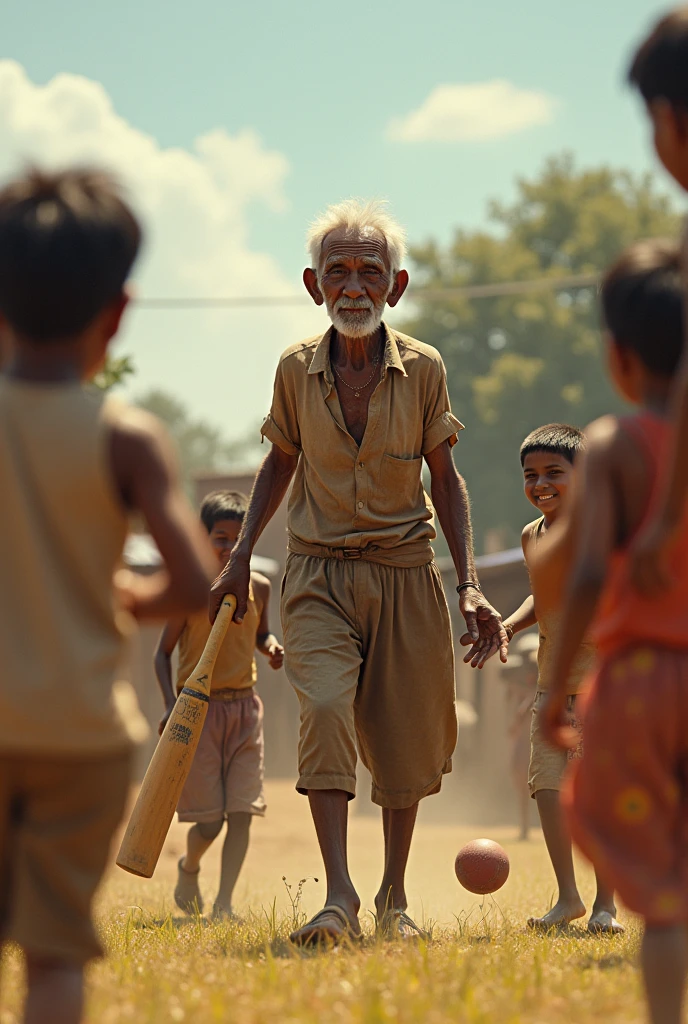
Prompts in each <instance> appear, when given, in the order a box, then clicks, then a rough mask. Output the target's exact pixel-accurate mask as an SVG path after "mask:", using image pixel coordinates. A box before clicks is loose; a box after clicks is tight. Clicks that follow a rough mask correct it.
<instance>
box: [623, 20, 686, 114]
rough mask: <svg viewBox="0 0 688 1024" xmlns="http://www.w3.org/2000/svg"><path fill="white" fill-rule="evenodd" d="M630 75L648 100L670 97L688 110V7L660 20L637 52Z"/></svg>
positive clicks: (680, 106) (676, 103)
mask: <svg viewBox="0 0 688 1024" xmlns="http://www.w3.org/2000/svg"><path fill="white" fill-rule="evenodd" d="M628 78H629V81H630V82H631V84H632V85H634V86H635V87H636V88H637V89H638V90H639V91H640V93H641V95H642V97H643V99H644V100H645V102H646V103H652V102H654V101H655V100H667V101H668V102H669V103H670V104H671V105H672V107H676V108H682V109H684V110H685V111H688V7H680V8H678V10H675V11H672V13H671V14H667V15H666V16H665V17H664V18H662V19H661V21H659V22H658V23H657V25H656V26H655V28H654V29H653V30H652V32H651V33H650V35H649V36H648V38H647V39H646V40H645V42H644V43H643V44H642V46H641V47H640V49H639V50H638V52H637V53H636V54H635V56H634V58H633V62H632V64H631V67H630V70H629V73H628Z"/></svg>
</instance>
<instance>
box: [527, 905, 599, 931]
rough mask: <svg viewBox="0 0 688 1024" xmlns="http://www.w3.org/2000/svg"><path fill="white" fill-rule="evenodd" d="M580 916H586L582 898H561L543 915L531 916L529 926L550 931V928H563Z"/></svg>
mask: <svg viewBox="0 0 688 1024" xmlns="http://www.w3.org/2000/svg"><path fill="white" fill-rule="evenodd" d="M580 917H585V906H584V904H583V902H582V901H581V900H580V899H572V900H564V899H560V900H559V901H558V902H557V903H555V904H554V906H553V907H552V909H551V910H550V911H548V912H547V913H546V914H545V915H544V916H543V917H531V918H529V920H528V927H529V928H535V929H537V931H540V932H548V931H549V930H550V928H562V927H564V926H565V925H567V924H571V922H572V921H577V920H578V918H580Z"/></svg>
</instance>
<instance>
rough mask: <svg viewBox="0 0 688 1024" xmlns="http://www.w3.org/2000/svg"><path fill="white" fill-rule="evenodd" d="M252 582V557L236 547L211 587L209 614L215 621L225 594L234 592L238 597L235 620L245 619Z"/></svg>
mask: <svg viewBox="0 0 688 1024" xmlns="http://www.w3.org/2000/svg"><path fill="white" fill-rule="evenodd" d="M250 583H251V557H250V555H246V554H243V552H241V551H237V549H236V548H235V549H234V551H233V552H232V557H231V558H230V560H229V562H228V563H227V565H226V566H225V568H224V569H223V570H222V572H221V573H220V575H219V576H218V577H217V579H216V580H215V582H214V583H213V585H212V587H211V588H210V600H209V601H208V615H209V616H210V621H211V622H214V621H215V618H216V616H217V613H218V611H219V610H220V605H221V604H222V599H223V598H224V596H225V594H233V595H234V597H235V598H236V609H235V611H234V619H233V621H234V622H237V623H241V622H243V621H244V615H245V614H246V609H247V607H248V592H249V585H250Z"/></svg>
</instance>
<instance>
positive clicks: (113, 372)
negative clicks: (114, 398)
mask: <svg viewBox="0 0 688 1024" xmlns="http://www.w3.org/2000/svg"><path fill="white" fill-rule="evenodd" d="M135 372H136V371H135V369H134V364H133V362H132V361H131V356H120V358H119V359H115V358H114V356H110V355H109V356H108V357H107V359H106V360H105V365H104V366H103V369H102V370H99V371H98V373H97V374H96V375H95V377H94V378H93V384H95V386H96V387H97V388H98V389H99V390H100V391H109V390H110V389H111V388H114V387H117V386H118V385H119V384H122V383H123V382H124V381H125V380H126V379H127V377H131V376H132V375H133V374H134V373H135Z"/></svg>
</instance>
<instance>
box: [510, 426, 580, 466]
mask: <svg viewBox="0 0 688 1024" xmlns="http://www.w3.org/2000/svg"><path fill="white" fill-rule="evenodd" d="M584 448H585V434H584V433H583V431H582V430H579V429H578V427H571V426H569V424H568V423H548V424H546V426H544V427H538V428H537V430H534V431H533V432H532V434H528V437H527V438H526V439H525V441H524V442H523V444H522V445H521V465H523V464H524V463H525V461H526V456H527V455H531V454H532V452H552V454H553V455H561V456H562V458H564V459H568V461H569V462H571V463H573V462H574V461H575V459H576V455H578V453H579V452H582V451H583V450H584Z"/></svg>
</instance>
